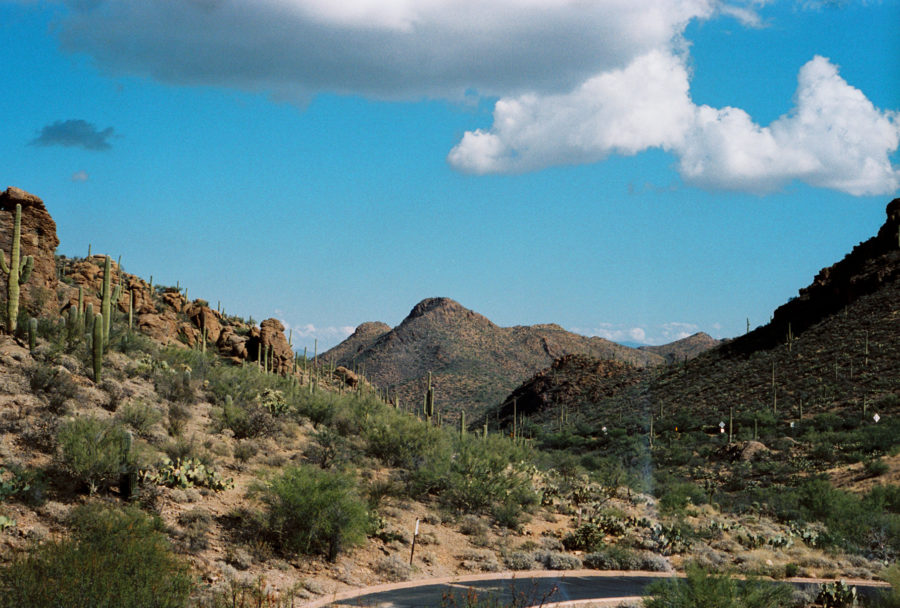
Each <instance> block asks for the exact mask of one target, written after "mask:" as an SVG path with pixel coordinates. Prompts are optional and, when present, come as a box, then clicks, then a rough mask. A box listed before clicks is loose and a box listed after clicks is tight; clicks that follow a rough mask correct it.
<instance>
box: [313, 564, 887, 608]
mask: <svg viewBox="0 0 900 608" xmlns="http://www.w3.org/2000/svg"><path fill="white" fill-rule="evenodd" d="M548 575H550V576H548ZM659 578H660V577H659V575H658V574H656V575H654V574H646V575H643V576H642V575H628V574H622V575H616V576H610V575H608V574H606V575H598V574H592V573H584V574H574V573H573V574H567V573H558V574H551V573H546V572H545V573H542V576H535V577H529V576H527V575H526V576H523V577H519V578H508V577H507V578H486V577H485V578H484V579H483V580H467V581H452V580H443V581H440V582H435V583H426V584H421V585H411V586H404V587H402V588H395V589H382V590H374V591H373V592H369V593H366V592H365V590H363V591H362V594H361V595H357V596H356V597H353V598H348V599H337V601H332V602H331V603H328V602H327V601H326V602H316V603H315V605H316V606H329V607H332V608H338V607H350V606H355V607H366V608H426V607H446V608H462V607H463V606H465V605H466V602H465V598H466V596H467V594H473V593H474V594H477V595H478V596H479V597H481V598H486V597H491V598H496V599H497V600H501V601H505V602H508V601H510V600H512V599H513V597H514V596H515V597H525V598H527V599H528V600H530V601H529V602H528V603H527V604H526V605H530V606H539V605H542V602H543V605H547V604H555V603H558V602H570V601H577V600H591V599H604V598H626V597H631V598H633V597H635V596H641V595H643V592H644V589H645V587H646V586H647V585H648V584H650V583H651V582H652V581H655V580H659ZM792 584H794V585H796V586H798V587H804V586H809V587H818V583H814V582H805V583H804V582H793V583H792ZM857 588H858V590H859V591H860V593H861V594H863V595H867V594H869V593H873V592H874V590H875V588H874V587H872V588H864V587H862V586H857Z"/></svg>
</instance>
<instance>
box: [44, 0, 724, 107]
mask: <svg viewBox="0 0 900 608" xmlns="http://www.w3.org/2000/svg"><path fill="white" fill-rule="evenodd" d="M66 4H67V5H68V8H69V10H68V12H67V13H66V14H65V15H63V16H62V18H61V20H60V23H59V24H58V31H59V36H60V39H61V41H62V44H63V48H65V49H68V50H70V51H74V52H79V53H87V54H89V55H91V56H92V57H94V59H95V60H96V61H97V62H98V64H99V65H100V66H101V67H102V68H104V69H106V70H108V71H110V72H112V73H115V74H129V75H133V74H137V75H145V76H152V77H153V78H156V79H158V80H161V81H164V82H168V83H174V84H193V85H213V86H228V87H233V88H238V89H243V90H249V91H263V92H267V93H270V94H273V95H275V96H276V97H279V98H284V99H290V100H297V101H305V100H307V99H308V98H309V96H311V95H314V94H316V93H318V92H321V91H329V92H336V93H352V94H363V95H369V96H374V97H379V98H386V99H419V98H421V97H422V96H432V97H442V98H451V99H463V98H464V96H465V94H466V92H467V91H472V90H474V91H476V92H477V93H478V94H479V95H512V94H520V93H525V92H538V93H541V92H559V91H565V90H569V89H571V88H572V87H575V86H578V85H579V84H581V83H583V82H585V81H587V80H588V79H590V78H591V77H592V76H594V75H596V74H598V73H601V72H603V71H606V70H612V69H618V68H621V67H623V66H625V65H627V64H629V63H630V62H631V61H632V60H633V59H634V58H635V57H639V56H642V55H645V54H647V53H648V52H650V51H653V50H656V49H665V48H670V47H671V45H672V44H673V39H675V38H678V37H679V36H680V33H681V32H682V31H683V30H684V28H685V26H686V25H687V23H688V22H689V21H690V20H692V19H697V18H702V19H705V18H708V17H710V16H711V15H712V14H713V13H714V11H715V6H716V0H640V1H633V0H593V1H585V0H490V1H485V0H341V1H340V2H336V1H334V0H228V1H225V0H184V1H181V2H172V1H171V0H90V1H89V2H85V0H68V1H67V2H66Z"/></svg>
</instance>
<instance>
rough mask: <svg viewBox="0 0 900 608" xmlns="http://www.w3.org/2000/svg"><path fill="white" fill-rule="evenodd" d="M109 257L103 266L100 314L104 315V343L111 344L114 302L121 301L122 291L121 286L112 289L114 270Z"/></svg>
mask: <svg viewBox="0 0 900 608" xmlns="http://www.w3.org/2000/svg"><path fill="white" fill-rule="evenodd" d="M111 266H112V265H111V263H110V260H109V256H106V262H105V263H104V265H103V292H102V293H101V294H100V295H101V300H100V314H102V315H103V343H104V344H107V343H109V322H110V319H112V302H114V301H115V302H118V301H119V295H120V293H121V290H122V286H121V285H116V287H115V290H113V287H112V268H111Z"/></svg>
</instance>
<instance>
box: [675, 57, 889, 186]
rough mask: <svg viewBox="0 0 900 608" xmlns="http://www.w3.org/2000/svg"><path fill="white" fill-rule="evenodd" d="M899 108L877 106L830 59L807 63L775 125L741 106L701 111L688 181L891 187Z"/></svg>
mask: <svg viewBox="0 0 900 608" xmlns="http://www.w3.org/2000/svg"><path fill="white" fill-rule="evenodd" d="M898 144H900V113H898V112H891V111H880V110H878V109H877V108H876V107H875V106H874V105H873V104H872V102H871V101H869V100H868V99H867V98H866V96H865V95H864V94H863V93H862V91H860V90H859V89H857V88H854V87H852V86H850V85H849V84H847V82H846V81H845V80H844V79H843V78H841V76H840V75H839V74H838V70H837V67H836V66H835V65H833V64H832V63H831V62H830V61H829V60H828V59H826V58H824V57H815V58H814V59H813V60H811V61H810V62H809V63H807V64H806V65H804V66H803V67H802V68H801V70H800V74H799V77H798V86H797V93H796V96H795V107H794V109H793V110H792V111H791V112H790V113H789V114H787V115H785V116H782V117H780V118H779V119H777V120H775V121H774V122H772V124H770V125H769V126H768V127H760V126H759V125H757V124H755V123H754V122H753V121H752V119H751V118H750V116H749V115H748V114H747V113H746V112H744V111H743V110H740V109H737V108H723V109H720V110H717V109H714V108H710V107H709V106H700V107H698V108H697V109H696V115H695V121H694V123H693V125H692V126H691V128H690V129H689V130H688V132H687V133H686V136H685V143H684V145H683V146H682V147H681V148H680V149H679V150H678V154H679V156H680V164H679V170H680V172H681V174H682V176H683V177H684V178H685V179H686V180H688V181H689V182H693V183H696V184H699V185H702V186H706V187H712V188H729V189H739V190H751V191H758V192H767V191H772V190H776V189H778V188H780V187H781V186H783V185H784V184H785V183H787V182H788V181H790V180H793V179H797V180H801V181H804V182H806V183H808V184H810V185H813V186H820V187H824V188H833V189H835V190H841V191H843V192H847V193H849V194H854V195H866V194H885V193H891V192H893V191H895V190H897V188H898V187H900V169H895V168H894V167H893V166H892V165H891V161H890V155H891V154H892V153H893V152H894V151H895V150H897V147H898Z"/></svg>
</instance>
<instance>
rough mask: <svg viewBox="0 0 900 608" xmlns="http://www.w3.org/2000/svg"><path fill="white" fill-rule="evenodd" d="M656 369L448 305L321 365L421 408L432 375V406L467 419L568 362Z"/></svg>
mask: <svg viewBox="0 0 900 608" xmlns="http://www.w3.org/2000/svg"><path fill="white" fill-rule="evenodd" d="M574 353H577V354H585V355H590V356H593V357H597V358H601V359H614V360H617V361H622V362H628V363H629V364H632V365H634V366H637V367H647V366H655V365H660V364H662V363H664V362H665V359H664V357H663V356H662V355H659V354H657V353H654V352H650V351H643V350H638V349H634V348H629V347H627V346H622V345H620V344H616V343H614V342H610V341H609V340H605V339H603V338H598V337H591V338H588V337H585V336H580V335H578V334H574V333H572V332H569V331H566V330H564V329H563V328H562V327H560V326H559V325H554V324H542V325H532V326H515V327H500V326H498V325H496V324H494V323H493V322H491V321H490V320H489V319H487V318H486V317H484V316H483V315H480V314H478V313H477V312H474V311H472V310H469V309H467V308H465V307H464V306H462V305H461V304H459V303H458V302H455V301H454V300H451V299H449V298H428V299H425V300H422V301H421V302H419V303H418V304H417V305H416V306H415V307H414V308H413V309H412V311H411V312H410V313H409V315H408V316H407V317H406V318H405V319H404V320H403V322H402V323H400V325H398V326H397V327H395V328H393V329H389V328H388V327H387V326H386V325H385V324H383V323H378V324H376V323H366V324H363V325H360V326H359V328H358V329H357V330H356V332H355V333H354V334H353V335H352V336H350V337H349V338H348V339H347V340H345V341H344V342H343V343H341V344H339V345H338V346H336V347H335V348H333V349H332V350H330V351H328V352H327V353H325V355H324V358H325V360H326V361H331V360H332V359H333V360H334V362H335V364H336V365H343V366H345V367H348V368H361V369H363V370H364V372H365V375H366V377H367V378H369V379H370V380H371V381H372V382H373V383H374V384H375V385H377V386H380V387H382V388H386V389H387V390H388V391H389V393H390V395H391V396H392V397H394V396H396V397H398V398H399V399H400V404H401V406H406V407H419V405H420V404H421V401H422V397H423V395H424V393H425V389H426V384H427V376H428V373H429V372H432V382H433V384H434V385H435V387H436V401H437V404H438V406H439V409H440V410H442V411H443V412H444V413H445V414H446V413H449V412H456V411H459V410H460V409H462V408H465V409H466V410H467V411H468V412H469V413H470V414H471V413H477V412H481V411H483V410H484V408H485V407H487V406H489V405H492V404H495V403H497V402H498V401H499V400H500V399H501V398H502V397H503V396H505V395H506V394H508V393H509V391H511V390H512V389H513V388H514V387H515V386H516V384H518V383H519V382H521V381H522V380H524V379H525V378H527V377H528V376H529V375H530V374H533V373H534V372H535V371H536V370H539V369H541V368H543V367H546V366H548V365H550V364H551V363H552V362H553V361H554V360H555V359H557V358H559V357H562V356H565V355H568V354H574Z"/></svg>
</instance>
